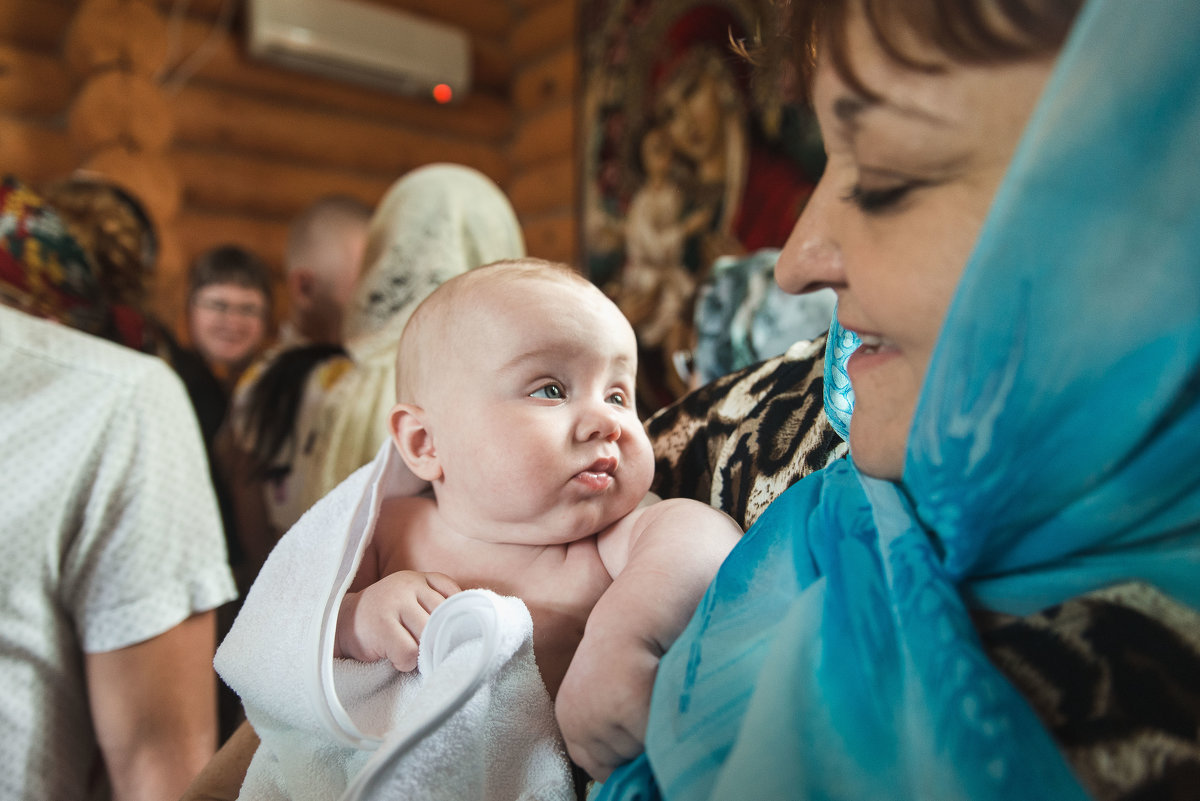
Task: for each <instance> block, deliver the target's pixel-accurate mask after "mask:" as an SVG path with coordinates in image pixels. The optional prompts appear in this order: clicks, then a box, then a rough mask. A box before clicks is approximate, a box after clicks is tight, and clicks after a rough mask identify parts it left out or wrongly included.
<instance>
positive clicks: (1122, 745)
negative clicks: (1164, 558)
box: [974, 583, 1200, 801]
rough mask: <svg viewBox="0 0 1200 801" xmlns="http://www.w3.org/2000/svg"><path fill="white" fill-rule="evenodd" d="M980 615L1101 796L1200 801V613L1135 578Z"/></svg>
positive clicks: (991, 643) (987, 644) (993, 644)
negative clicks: (1026, 609)
mask: <svg viewBox="0 0 1200 801" xmlns="http://www.w3.org/2000/svg"><path fill="white" fill-rule="evenodd" d="M974 620H975V625H976V627H977V628H978V629H979V631H980V636H981V638H982V641H983V646H984V648H985V650H986V651H987V653H988V656H989V658H990V659H991V660H992V662H993V663H995V665H996V666H997V667H998V668H1000V670H1001V671H1002V672H1003V673H1004V674H1005V675H1006V676H1008V678H1009V680H1010V681H1012V683H1013V685H1014V686H1016V688H1017V689H1018V690H1019V691H1020V692H1021V694H1022V695H1024V696H1025V697H1026V698H1027V699H1028V700H1029V703H1030V705H1031V706H1032V707H1033V709H1034V710H1035V711H1036V712H1037V714H1038V716H1039V717H1041V719H1042V721H1043V722H1044V723H1045V724H1046V728H1047V730H1048V731H1049V732H1050V733H1051V735H1053V737H1054V739H1055V740H1056V741H1057V742H1058V745H1059V747H1060V748H1061V749H1062V751H1063V754H1064V755H1065V756H1066V757H1067V761H1068V762H1069V763H1070V764H1071V766H1072V768H1074V770H1075V774H1076V776H1078V777H1079V780H1080V783H1081V784H1082V785H1083V786H1084V788H1085V789H1086V790H1087V791H1088V793H1089V794H1090V795H1092V797H1094V798H1096V799H1098V801H1151V799H1153V801H1174V800H1175V799H1179V800H1180V801H1182V799H1195V798H1200V727H1198V726H1197V721H1200V614H1198V613H1197V612H1196V611H1194V610H1192V609H1191V608H1189V607H1186V606H1183V605H1181V604H1178V603H1176V602H1175V601H1173V600H1171V599H1170V598H1168V597H1167V596H1165V595H1163V594H1162V593H1161V592H1159V591H1158V590H1156V589H1154V588H1153V587H1151V586H1149V585H1147V584H1142V583H1128V584H1120V585H1117V586H1114V587H1109V588H1107V589H1104V590H1100V591H1097V592H1093V593H1088V594H1086V595H1081V596H1079V597H1077V598H1072V599H1071V600H1069V601H1066V602H1064V603H1062V604H1060V605H1058V606H1055V607H1052V608H1050V609H1045V610H1043V611H1041V612H1037V613H1035V614H1033V615H1028V616H1025V617H1016V616H1013V615H1001V614H998V613H994V612H977V613H975V614H974Z"/></svg>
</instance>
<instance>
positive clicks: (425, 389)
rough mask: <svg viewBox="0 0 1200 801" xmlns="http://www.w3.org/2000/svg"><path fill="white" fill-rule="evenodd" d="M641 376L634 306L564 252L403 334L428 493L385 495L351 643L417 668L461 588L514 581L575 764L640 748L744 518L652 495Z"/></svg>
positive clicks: (345, 643)
mask: <svg viewBox="0 0 1200 801" xmlns="http://www.w3.org/2000/svg"><path fill="white" fill-rule="evenodd" d="M636 372H637V343H636V341H635V338H634V333H633V329H632V328H631V327H630V325H629V323H628V321H627V320H626V319H625V317H624V316H623V315H622V314H621V312H620V310H618V309H617V307H616V305H614V304H613V303H612V302H611V301H610V300H609V299H608V298H607V297H605V296H604V294H603V293H602V292H601V291H600V290H599V289H597V288H596V287H595V286H594V285H593V284H592V283H590V282H589V281H588V280H587V279H585V278H583V277H582V276H580V275H578V274H577V273H575V272H574V271H573V270H571V269H570V268H568V267H565V266H563V265H558V264H553V263H550V262H543V261H539V260H535V259H523V260H518V261H506V262H498V263H496V264H493V265H490V266H487V267H483V268H480V269H477V270H473V271H471V272H469V273H466V274H463V275H461V276H458V277H457V278H454V279H453V280H451V281H448V282H447V283H445V284H443V285H442V286H441V287H440V288H439V289H438V290H437V291H435V292H434V293H433V294H432V295H431V296H430V297H429V298H428V299H427V300H426V301H425V302H424V303H423V304H422V305H421V306H420V307H419V308H418V309H417V311H416V312H415V313H414V315H413V317H412V319H411V320H410V321H409V323H408V325H407V327H406V328H405V329H404V334H403V337H402V338H401V341H400V350H399V359H398V374H397V389H398V397H399V403H398V404H397V405H396V407H395V408H394V409H393V410H392V412H391V417H390V421H389V422H390V429H391V433H392V438H393V440H394V442H395V445H396V448H397V449H398V451H399V453H400V455H401V456H402V457H403V459H404V461H405V463H406V464H407V465H408V467H409V469H411V470H412V471H413V473H414V474H416V475H417V476H418V477H419V478H421V479H423V480H425V481H428V482H430V483H431V485H432V490H433V493H432V497H430V496H428V495H425V496H418V497H401V498H392V499H390V500H387V501H385V502H384V506H383V508H382V509H381V511H380V518H379V524H378V526H377V528H376V530H375V533H374V536H373V537H372V540H371V542H370V544H369V546H368V550H367V551H366V553H365V554H364V556H363V560H362V563H361V567H360V569H359V572H358V574H357V576H356V577H355V580H354V583H353V585H352V586H351V588H350V591H349V592H348V593H347V594H346V596H345V599H344V600H343V602H342V607H341V611H340V615H339V618H338V624H337V626H338V629H337V651H336V654H337V655H338V656H342V657H352V658H355V659H359V660H364V661H375V660H378V659H382V658H387V659H389V660H390V661H391V662H392V664H393V665H395V667H396V668H397V669H399V670H405V671H407V670H412V669H413V668H414V667H415V666H416V659H417V644H418V641H419V640H420V637H421V633H422V631H423V630H424V627H425V623H426V621H427V620H428V619H429V614H430V612H432V611H433V609H434V608H435V607H436V606H437V605H438V604H439V603H441V602H442V601H443V600H444V599H445V598H446V597H447V596H449V595H451V594H453V593H455V592H458V591H459V590H460V589H461V588H472V587H484V588H487V589H490V590H493V591H495V592H497V593H500V594H502V595H514V596H517V597H520V598H521V599H522V600H523V601H524V602H525V605H526V606H527V607H528V609H529V612H530V615H531V617H532V618H533V624H534V626H533V630H534V653H535V655H536V659H537V663H538V667H539V670H540V671H541V674H542V677H543V679H544V681H545V683H546V687H547V689H548V690H549V692H550V694H551V697H552V698H556V714H557V717H558V721H559V725H560V726H561V728H562V732H563V736H564V739H565V740H566V743H567V748H568V751H569V753H570V755H571V757H572V759H574V760H575V762H576V763H577V764H579V765H580V766H581V767H582V768H583V769H585V770H586V771H587V772H588V773H589V774H591V775H592V776H593V777H594V778H597V779H600V780H603V779H604V778H606V777H607V776H608V774H609V772H611V770H612V769H613V768H614V767H616V766H617V765H619V764H621V763H622V762H624V761H626V760H627V759H629V758H631V757H633V756H635V755H636V754H638V753H639V752H640V750H641V747H642V739H643V736H644V733H645V726H646V719H647V716H648V714H649V704H650V691H651V687H652V685H653V682H654V675H655V671H656V669H657V666H658V660H659V657H660V656H661V655H662V654H663V652H664V651H665V650H666V649H667V647H668V646H669V645H670V644H671V643H672V641H674V640H675V638H676V637H677V636H678V635H679V633H680V632H681V631H682V630H683V627H684V625H685V624H686V623H687V621H688V619H689V618H690V617H691V615H692V612H693V611H694V610H695V607H696V605H697V603H698V602H699V600H700V597H701V595H702V594H703V593H704V591H705V589H706V588H707V587H708V584H709V582H710V581H711V580H712V578H713V576H714V575H715V574H716V571H717V568H718V567H719V566H720V564H721V562H722V561H723V560H724V558H725V556H726V555H727V554H728V553H729V551H730V549H732V548H733V546H734V544H735V543H736V542H737V541H738V538H739V537H740V536H741V531H740V529H739V528H738V526H737V524H736V523H734V522H733V520H731V519H730V518H729V517H727V516H726V515H724V514H723V513H721V512H718V511H717V510H715V509H713V508H711V507H709V506H706V505H704V504H702V503H700V502H698V501H691V500H681V499H676V500H665V501H664V500H659V499H657V498H656V497H655V496H653V495H651V494H650V493H649V487H650V482H651V479H652V477H653V473H654V457H653V454H652V451H651V447H650V442H649V439H648V438H647V436H646V433H645V431H644V429H643V428H642V424H641V422H640V421H639V420H638V417H637V413H636V411H635V409H634V380H635V375H636Z"/></svg>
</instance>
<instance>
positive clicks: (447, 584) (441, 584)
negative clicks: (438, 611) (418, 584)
mask: <svg viewBox="0 0 1200 801" xmlns="http://www.w3.org/2000/svg"><path fill="white" fill-rule="evenodd" d="M425 582H426V583H427V584H428V585H429V586H430V587H432V588H433V589H435V590H437V591H438V593H440V594H441V596H442V600H445V599H447V598H449V597H450V596H451V595H454V594H455V593H456V592H462V587H460V586H458V582H456V581H455V580H454V579H452V578H450V577H449V576H447V575H446V574H445V573H426V574H425ZM438 603H441V601H438ZM435 606H436V604H435ZM429 611H430V612H432V611H433V610H432V609H430V610H429Z"/></svg>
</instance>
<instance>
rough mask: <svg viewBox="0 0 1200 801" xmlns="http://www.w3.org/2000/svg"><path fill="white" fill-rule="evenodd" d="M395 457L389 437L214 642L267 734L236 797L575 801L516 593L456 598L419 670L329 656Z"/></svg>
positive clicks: (398, 483) (285, 546)
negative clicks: (344, 598)
mask: <svg viewBox="0 0 1200 801" xmlns="http://www.w3.org/2000/svg"><path fill="white" fill-rule="evenodd" d="M398 458H399V457H398V456H396V455H394V449H393V448H392V445H391V443H390V442H388V443H385V444H384V445H383V447H382V448H381V449H380V451H379V453H378V454H377V455H376V457H375V460H374V461H373V462H372V463H371V464H369V465H367V466H365V467H363V468H362V469H360V470H359V471H357V472H356V473H355V474H354V475H352V476H350V478H348V479H346V480H345V481H344V482H343V483H342V484H341V485H339V486H338V487H337V488H336V489H335V490H334V491H333V492H331V493H330V494H329V495H328V496H326V497H325V498H324V499H322V500H321V501H320V502H319V503H317V504H316V505H315V506H314V507H313V508H312V509H311V510H310V511H309V512H308V513H307V514H306V515H305V516H304V517H302V518H301V519H300V521H299V522H297V523H296V525H295V526H294V527H293V528H292V529H291V530H290V531H289V532H288V533H287V535H285V536H284V537H283V538H282V539H281V540H280V542H279V544H278V545H277V546H276V547H275V549H274V550H273V551H272V552H271V556H270V558H269V559H268V560H267V562H266V564H265V565H264V566H263V569H262V571H261V572H260V573H259V576H258V578H257V579H256V580H255V582H254V586H253V587H251V589H250V592H249V593H248V594H247V597H246V602H245V604H244V605H243V607H242V610H241V612H240V613H239V615H238V618H237V620H236V621H235V622H234V625H233V628H232V629H231V630H230V632H229V634H228V636H226V638H225V640H224V641H223V642H222V643H221V647H220V648H219V649H218V651H217V657H216V661H215V664H216V667H217V671H218V673H220V675H221V677H222V678H223V679H224V680H225V681H226V683H228V684H229V686H230V687H232V688H233V689H234V690H235V691H237V693H238V694H239V695H240V696H241V698H242V702H243V704H244V706H245V708H246V716H247V718H249V720H250V723H251V724H252V725H253V726H254V729H255V731H256V732H257V733H258V735H259V738H260V739H261V740H262V745H261V746H260V747H259V749H258V751H257V752H256V753H255V755H254V759H253V760H252V762H251V764H250V768H249V770H248V771H247V774H246V780H245V782H244V783H243V785H242V790H241V794H240V795H239V798H241V799H254V800H255V801H258V800H259V799H285V798H286V799H293V800H294V801H301V800H302V799H314V801H315V800H316V799H321V801H328V799H335V798H346V799H350V798H354V799H368V798H371V799H373V798H404V799H446V800H447V801H450V799H453V801H465V800H466V799H481V801H482V800H483V799H487V800H488V801H493V800H497V801H503V799H531V800H532V799H537V800H538V801H540V800H541V799H563V801H568V800H569V799H573V798H574V791H573V787H572V782H571V770H570V763H569V761H568V760H567V758H566V753H565V750H564V748H563V745H562V740H561V737H560V735H559V732H558V727H557V725H556V723H555V720H554V713H553V708H552V705H551V702H550V697H549V694H548V693H547V692H546V688H545V685H544V684H543V683H542V679H541V675H540V674H539V673H538V670H537V666H536V664H535V662H534V656H533V624H532V621H531V619H530V617H529V612H528V610H527V609H526V608H525V605H524V604H523V603H522V602H521V601H520V600H519V599H517V598H502V597H500V596H498V595H496V594H495V593H492V592H490V591H487V590H467V591H464V592H462V593H459V594H457V595H454V596H452V597H451V598H450V599H448V600H447V601H446V602H444V603H443V604H442V605H441V606H439V607H438V608H437V609H436V610H435V611H434V614H433V615H432V617H431V618H430V621H429V625H428V626H427V628H426V631H425V635H424V637H423V638H422V642H421V648H420V653H419V656H418V669H417V670H416V671H415V672H413V673H398V672H397V671H396V670H395V669H394V668H393V667H392V666H391V665H390V664H389V663H388V662H387V661H386V660H383V661H380V662H375V663H371V664H366V663H361V662H356V661H354V660H349V659H336V660H335V659H334V658H333V639H334V633H335V627H336V623H337V610H338V607H339V606H340V603H341V599H342V596H343V595H344V594H345V592H346V589H347V588H348V587H349V585H350V583H351V582H352V581H353V579H354V574H355V572H356V571H357V569H358V563H359V560H360V559H361V558H362V553H363V550H364V548H365V546H366V544H367V542H368V540H369V538H370V534H371V532H372V531H374V527H375V521H376V519H377V517H378V513H379V507H380V503H381V501H382V500H383V499H384V498H386V497H389V496H391V495H394V494H398V493H400V492H404V491H405V490H406V489H407V488H406V487H405V486H404V483H405V481H406V479H405V477H404V476H405V473H404V471H403V470H402V468H400V467H399V466H398V464H397V460H398Z"/></svg>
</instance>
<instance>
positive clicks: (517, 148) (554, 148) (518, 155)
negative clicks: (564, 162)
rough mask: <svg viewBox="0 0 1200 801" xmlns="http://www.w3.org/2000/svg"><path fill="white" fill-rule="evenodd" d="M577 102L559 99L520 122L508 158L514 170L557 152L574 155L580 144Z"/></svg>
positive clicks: (555, 154)
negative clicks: (578, 141)
mask: <svg viewBox="0 0 1200 801" xmlns="http://www.w3.org/2000/svg"><path fill="white" fill-rule="evenodd" d="M577 115H578V111H577V109H576V107H575V104H574V103H570V102H568V103H557V104H555V105H553V106H551V107H549V108H546V109H543V110H539V111H535V112H533V113H531V114H530V115H529V116H527V117H526V118H525V119H524V120H523V121H522V122H521V124H520V125H518V126H517V130H516V134H515V136H514V137H513V142H512V144H511V145H510V146H509V148H508V158H509V161H510V162H512V165H513V170H514V172H517V171H520V170H522V169H523V168H525V167H528V166H530V165H532V164H536V163H538V162H541V161H544V160H546V159H552V158H555V157H557V156H571V157H572V158H574V156H575V153H576V148H577V138H576V137H577V134H576V117H577Z"/></svg>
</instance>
